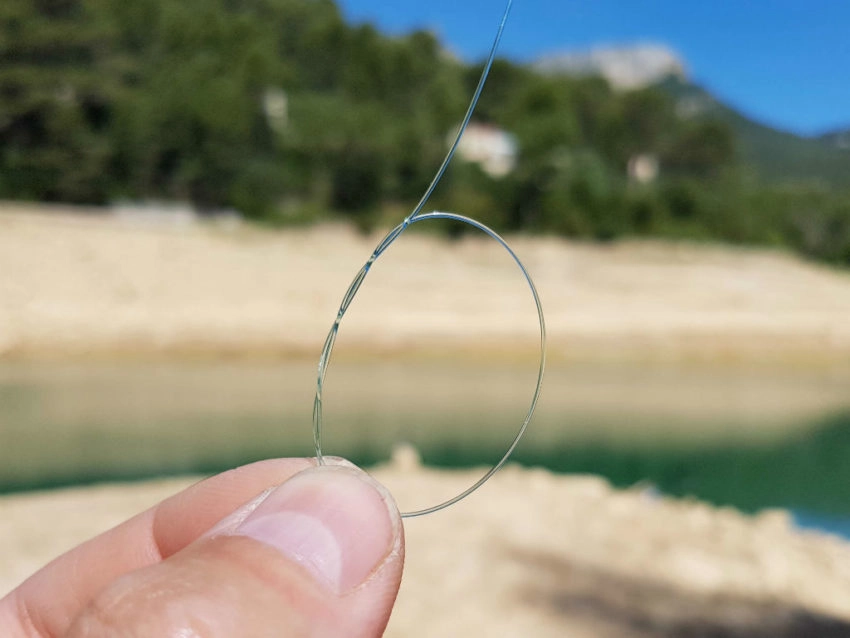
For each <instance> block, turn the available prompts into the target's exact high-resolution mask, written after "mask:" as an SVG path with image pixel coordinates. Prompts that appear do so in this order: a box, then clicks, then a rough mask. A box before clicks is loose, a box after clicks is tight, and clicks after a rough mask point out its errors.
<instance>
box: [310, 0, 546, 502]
mask: <svg viewBox="0 0 850 638" xmlns="http://www.w3.org/2000/svg"><path fill="white" fill-rule="evenodd" d="M512 3H513V0H508V3H507V6H506V7H505V10H504V13H503V14H502V19H501V22H500V23H499V29H498V31H497V32H496V37H495V39H494V41H493V45H492V47H491V49H490V53H489V56H488V58H487V62H486V64H485V65H484V70H483V71H482V73H481V78H480V80H479V81H478V86H477V87H476V89H475V93H474V94H473V96H472V100H471V102H470V104H469V108H468V109H467V111H466V114H465V115H464V118H463V121H462V123H461V125H460V128H459V129H458V133H457V135H456V137H455V139H454V142H453V143H452V145H451V147H450V148H449V152H448V153H447V154H446V157H445V159H444V160H443V163H442V164H441V165H440V168H439V169H438V170H437V174H436V175H435V176H434V179H433V180H432V181H431V184H430V185H429V186H428V188H427V189H426V191H425V194H424V195H423V196H422V198H421V199H420V200H419V203H418V204H417V205H416V207H415V208H414V209H413V212H412V213H410V215H408V216H407V217H406V218H405V219H404V221H402V222H401V223H400V224H399V225H398V226H396V227H395V228H393V229H392V230H391V231H390V232H389V233H387V235H386V237H384V238H383V239H382V240H381V241H380V242H379V243H378V245H377V246H376V247H375V250H374V251H372V255H371V256H370V257H369V259H368V260H367V261H366V263H365V264H364V265H363V267H362V268H361V269H360V270H359V271H358V273H357V274H356V275H355V277H354V280H353V281H352V282H351V285H350V286H349V287H348V290H347V291H346V293H345V295H344V296H343V298H342V302H341V303H340V306H339V311H338V312H337V315H336V319H335V320H334V322H333V325H332V326H331V329H330V331H329V332H328V336H327V339H325V345H324V347H323V348H322V354H321V356H320V357H319V370H318V379H317V382H316V396H315V399H314V401H313V440H314V443H315V447H316V460H317V462H318V464H319V465H323V464H324V456H323V453H322V391H323V389H324V383H325V374H326V372H327V368H328V365H329V364H330V358H331V353H332V352H333V347H334V343H335V342H336V338H337V335H338V333H339V326H340V323H341V322H342V318H343V317H344V316H345V313H346V311H347V310H348V308H349V306H350V305H351V302H352V301H353V300H354V297H355V296H356V295H357V291H358V290H360V286H361V285H363V281H364V280H365V279H366V275H367V274H369V270H370V269H371V268H372V264H374V263H375V261H376V260H377V259H378V257H380V256H381V255H382V254H383V253H384V252H385V251H386V250H387V249H388V248H389V247H390V246H391V245H392V244H393V242H395V241H396V240H397V239H398V238H399V237H400V236H401V234H402V233H403V232H404V231H405V230H406V229H407V228H408V227H410V226H411V225H413V224H416V223H419V222H423V221H428V220H440V219H445V220H454V221H457V222H461V223H464V224H467V225H469V226H472V227H474V228H477V229H478V230H481V231H483V232H484V233H485V234H487V235H488V236H489V237H491V238H492V239H494V240H495V241H496V242H498V243H499V245H501V246H502V248H504V249H505V250H506V251H507V252H508V254H509V255H510V256H511V258H512V259H513V260H514V262H515V263H516V264H517V266H518V267H519V269H520V271H521V272H522V275H523V277H524V278H525V281H526V283H527V284H528V287H529V288H530V290H531V294H532V297H533V299H534V304H535V306H536V309H537V318H538V320H539V322H540V367H539V368H538V371H537V385H536V386H535V388H534V393H533V395H532V398H531V405H530V406H529V408H528V412H527V413H526V415H525V418H524V419H523V421H522V423H521V425H520V428H519V430H518V431H517V433H516V435H515V436H514V438H513V440H512V441H511V444H510V446H509V447H508V449H507V451H506V452H505V454H504V455H503V456H502V458H501V459H500V460H499V461H498V462H497V463H496V464H495V465H493V467H491V468H490V470H488V471H487V473H486V474H484V476H482V477H481V478H480V479H479V480H478V481H477V482H476V483H474V484H473V485H471V486H470V487H468V488H467V489H466V490H464V491H463V492H461V493H460V494H458V495H456V496H454V497H453V498H450V499H449V500H447V501H444V502H442V503H439V504H437V505H434V506H432V507H427V508H424V509H420V510H414V511H411V512H403V513H402V517H403V518H411V517H414V516H423V515H424V514H430V513H432V512H437V511H439V510H442V509H444V508H446V507H448V506H449V505H452V504H454V503H457V502H458V501H460V500H461V499H463V498H466V497H467V496H469V495H470V494H471V493H472V492H474V491H475V490H477V489H478V488H479V487H481V486H482V485H484V483H486V482H487V481H488V480H489V479H490V477H491V476H493V474H495V473H496V472H497V471H498V470H499V468H501V467H502V466H503V465H504V464H505V462H506V461H507V460H508V458H509V457H510V455H511V453H512V452H513V451H514V449H515V448H516V446H517V445H518V444H519V441H520V439H521V438H522V436H523V434H525V431H526V429H527V428H528V424H529V422H530V421H531V417H532V416H533V414H534V409H535V408H536V407H537V401H538V399H539V398H540V390H541V388H542V386H543V372H544V368H545V364H546V322H545V320H544V317H543V306H542V304H541V303H540V296H539V295H538V294H537V288H536V287H535V286H534V281H533V280H532V279H531V275H530V274H529V272H528V270H527V269H526V267H525V266H524V265H523V263H522V261H520V259H519V257H518V256H517V255H516V253H515V252H514V251H513V250H512V249H511V247H510V246H509V245H508V243H507V242H506V241H505V240H504V239H503V238H502V237H501V236H500V235H499V234H498V233H496V232H495V231H494V230H492V229H491V228H489V227H487V226H485V225H484V224H482V223H481V222H479V221H476V220H474V219H472V218H470V217H465V216H463V215H458V214H455V213H447V212H440V211H433V212H430V213H423V212H422V210H423V208H424V207H425V204H426V203H427V202H428V200H429V199H430V197H431V195H432V194H433V192H434V189H435V188H436V187H437V184H438V183H439V182H440V180H441V179H442V177H443V175H444V174H445V172H446V169H447V168H448V166H449V163H450V162H451V160H452V158H453V157H454V154H455V152H456V151H457V148H458V145H459V144H460V140H461V138H462V137H463V134H464V132H465V131H466V128H467V126H469V121H470V119H471V118H472V113H473V111H474V110H475V106H476V105H477V104H478V100H479V98H480V97H481V91H482V90H483V88H484V84H485V82H486V81H487V76H488V75H489V73H490V69H491V67H492V66H493V61H494V60H495V58H496V50H497V49H498V47H499V42H500V41H501V39H502V34H503V32H504V29H505V24H506V23H507V19H508V15H509V14H510V10H511V5H512Z"/></svg>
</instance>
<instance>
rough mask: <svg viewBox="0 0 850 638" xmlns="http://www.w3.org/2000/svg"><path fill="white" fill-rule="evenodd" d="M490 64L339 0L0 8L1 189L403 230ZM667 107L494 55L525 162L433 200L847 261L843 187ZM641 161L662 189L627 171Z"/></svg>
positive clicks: (39, 2) (480, 114) (847, 192)
mask: <svg viewBox="0 0 850 638" xmlns="http://www.w3.org/2000/svg"><path fill="white" fill-rule="evenodd" d="M480 71H481V69H480V67H479V66H476V65H470V64H466V63H463V62H461V61H459V60H457V59H456V58H454V57H453V56H451V55H449V54H448V53H447V52H446V51H445V49H444V48H443V46H442V44H441V43H440V42H439V41H438V39H437V38H436V37H435V36H434V35H433V34H431V33H429V32H425V31H417V32H413V33H410V34H407V35H405V36H402V37H388V36H385V35H383V34H381V33H380V32H379V31H377V30H376V29H375V28H374V27H373V26H371V25H369V24H357V25H351V24H347V23H346V22H345V20H344V19H343V17H342V15H341V13H340V11H339V9H338V7H337V6H336V5H335V3H334V2H333V0H181V1H180V2H174V1H173V0H133V1H132V2H128V1H127V0H3V2H2V4H1V5H0V198H4V199H24V200H33V201H46V202H70V203H82V204H108V203H110V202H115V201H122V200H130V201H181V202H190V203H191V204H192V205H193V206H195V207H197V209H198V210H200V211H204V212H215V211H219V210H223V209H234V210H237V211H239V212H240V213H241V214H242V215H244V216H245V217H247V218H250V219H254V220H257V221H259V222H263V223H270V224H296V223H308V222H313V221H319V220H322V219H327V218H339V217H344V218H348V219H351V220H352V221H353V222H354V223H356V224H357V225H359V226H360V227H362V228H369V227H372V226H374V225H376V224H383V223H387V222H388V221H392V222H396V221H397V220H398V218H399V217H400V216H402V215H403V214H405V212H406V211H407V210H409V209H410V208H411V207H412V206H413V205H414V204H415V203H416V201H417V200H418V198H419V197H420V196H421V195H422V193H423V192H424V190H425V189H426V187H427V185H428V183H429V182H430V180H431V178H432V177H433V174H434V172H435V170H436V168H437V167H438V165H439V163H440V161H441V160H442V157H443V155H444V154H445V152H446V150H447V144H448V139H449V137H450V135H451V132H452V131H453V130H455V128H456V127H457V125H458V123H459V121H460V119H461V117H462V115H463V112H464V110H465V108H466V105H467V102H468V100H469V98H470V96H471V94H472V91H473V89H474V86H475V84H476V82H477V80H478V76H479V73H480ZM676 106H677V105H676V98H675V96H674V95H673V94H672V93H671V92H670V91H666V90H664V88H663V86H658V87H649V88H644V89H640V90H633V91H616V90H614V89H612V87H610V86H609V85H608V83H607V82H606V81H605V80H604V79H602V78H598V77H569V76H565V75H558V74H542V73H540V72H537V71H535V70H534V69H533V68H532V67H530V66H524V65H519V64H516V63H512V62H510V61H508V60H498V61H497V63H496V64H495V66H494V68H493V72H492V74H491V77H490V80H489V83H488V85H487V87H486V88H485V91H484V94H483V97H482V99H481V102H480V105H479V108H478V110H477V112H476V116H475V120H476V122H478V123H480V124H482V125H487V126H489V127H491V128H492V129H497V130H503V131H506V132H508V133H509V134H510V135H511V139H513V140H515V144H516V150H517V158H516V164H515V167H514V168H513V170H511V171H509V172H507V174H504V175H498V176H495V175H493V174H490V173H488V172H487V171H485V170H483V169H482V167H481V166H480V165H479V164H477V163H474V162H464V161H462V160H459V161H456V162H455V163H454V164H453V165H452V166H451V168H450V170H449V172H448V173H447V176H446V179H445V181H444V183H442V184H441V186H440V188H439V189H438V191H437V193H436V195H435V198H434V200H433V202H432V203H431V207H434V208H442V209H448V210H453V211H456V212H460V213H463V214H466V215H470V216H473V217H476V218H478V219H480V220H481V221H483V222H485V223H487V224H490V225H492V226H493V227H494V228H496V229H497V230H500V231H506V232H510V231H514V232H516V231H519V232H528V233H554V234H558V235H562V236H566V237H576V238H588V239H596V240H606V241H607V240H612V239H617V238H619V237H624V236H636V235H637V236H656V237H671V238H691V239H712V240H720V241H726V242H734V243H752V244H761V245H770V246H781V247H787V248H791V249H793V250H796V251H798V252H800V253H802V254H804V255H807V256H810V257H814V258H817V259H820V260H825V261H829V262H833V263H839V264H844V265H850V179H848V187H846V189H844V188H843V187H842V186H840V185H839V186H835V185H834V184H833V185H830V184H827V183H822V182H819V181H816V180H814V181H805V180H804V181H801V180H792V179H788V180H784V181H783V180H779V181H776V180H771V181H769V182H768V181H766V180H764V179H762V178H761V177H759V172H758V167H756V166H753V165H751V164H749V163H747V162H746V161H744V160H742V154H741V153H740V148H739V146H740V140H739V138H738V135H737V134H736V131H735V129H734V127H733V126H731V125H730V124H729V122H728V121H727V120H723V119H721V118H712V117H711V116H710V115H709V116H699V115H696V116H694V115H690V116H689V115H683V114H682V113H681V109H677V107H676ZM636 158H651V160H652V164H653V166H654V167H655V170H654V171H653V172H652V174H651V176H650V177H651V178H650V179H635V176H634V175H633V174H631V173H630V170H629V166H630V165H632V164H633V162H634V161H635V159H636Z"/></svg>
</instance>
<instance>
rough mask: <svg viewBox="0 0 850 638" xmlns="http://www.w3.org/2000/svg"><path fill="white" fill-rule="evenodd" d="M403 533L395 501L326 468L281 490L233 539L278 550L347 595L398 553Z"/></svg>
mask: <svg viewBox="0 0 850 638" xmlns="http://www.w3.org/2000/svg"><path fill="white" fill-rule="evenodd" d="M400 530H401V523H400V518H399V515H398V511H397V510H396V508H395V505H394V504H393V503H392V499H391V497H390V496H389V494H388V493H387V492H386V490H385V489H384V488H382V487H381V486H380V485H379V484H378V483H377V482H375V481H374V480H373V479H372V478H371V477H369V475H368V474H366V473H365V472H363V471H362V470H358V469H355V468H352V467H345V466H323V467H317V468H313V469H309V470H305V471H303V472H301V473H300V474H296V475H295V476H294V477H292V478H291V479H289V480H288V481H287V482H286V483H283V484H282V485H280V486H279V487H277V488H276V489H275V490H274V491H273V492H272V493H271V494H269V495H268V496H267V497H266V498H265V499H264V500H263V501H262V503H260V505H259V506H258V507H257V508H256V509H255V510H254V511H253V512H251V514H250V515H249V516H248V517H247V518H246V519H245V520H244V521H243V522H242V523H241V524H240V525H239V526H238V527H237V528H236V529H235V530H234V532H233V533H234V534H238V535H241V536H248V537H250V538H253V539H255V540H258V541H260V542H263V543H265V544H267V545H270V546H271V547H274V548H275V549H277V550H278V551H280V552H281V553H282V554H283V555H284V556H286V557H287V558H288V559H289V560H292V561H294V562H296V563H298V564H299V565H301V566H302V567H304V568H305V569H306V570H307V571H309V572H310V573H311V575H312V576H313V577H314V578H315V579H316V580H317V581H318V582H320V583H321V584H323V585H324V586H326V587H328V588H330V589H331V590H332V591H334V592H335V593H338V594H342V593H344V592H347V591H349V590H351V589H353V588H355V587H357V586H358V585H360V584H361V583H363V582H364V581H366V580H367V579H368V578H369V576H370V575H371V574H372V573H373V572H374V571H375V570H376V569H377V567H378V566H379V565H381V563H383V561H384V560H385V559H386V558H387V557H388V556H389V555H390V554H391V553H392V552H393V551H394V549H395V548H396V547H397V546H398V544H399V543H398V540H399V535H400V533H401V532H400Z"/></svg>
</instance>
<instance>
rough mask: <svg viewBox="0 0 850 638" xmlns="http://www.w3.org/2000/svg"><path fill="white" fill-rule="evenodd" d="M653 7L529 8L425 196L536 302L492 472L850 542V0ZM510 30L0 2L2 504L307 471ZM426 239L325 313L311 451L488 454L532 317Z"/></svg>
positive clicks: (337, 380)
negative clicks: (408, 218) (610, 491)
mask: <svg viewBox="0 0 850 638" xmlns="http://www.w3.org/2000/svg"><path fill="white" fill-rule="evenodd" d="M643 5H644V6H640V5H639V4H633V3H624V2H617V1H615V0H604V1H600V2H593V3H579V2H574V1H572V0H570V1H564V2H558V3H547V2H543V1H542V0H528V1H524V2H518V3H517V4H516V6H515V7H514V10H513V14H512V16H511V20H510V21H509V23H508V28H507V31H506V35H505V39H504V42H503V47H502V49H501V50H500V57H499V58H498V60H497V61H496V63H495V64H494V66H493V69H492V73H491V75H490V79H489V82H488V84H487V86H486V88H485V90H484V93H483V95H482V98H481V101H480V103H479V105H478V108H477V110H476V112H475V116H474V117H473V120H472V124H471V125H470V127H469V129H468V131H467V132H466V135H465V137H464V138H463V141H462V144H461V146H460V149H459V152H458V156H457V158H456V160H455V161H454V163H453V164H452V165H451V167H450V169H449V171H448V173H447V174H446V176H445V179H444V180H443V182H442V183H441V184H440V186H439V188H438V190H437V191H436V193H435V196H434V198H433V199H432V201H431V202H430V203H429V204H428V208H429V209H443V210H451V211H454V212H458V213H462V214H465V215H468V216H471V217H474V218H476V219H478V220H480V221H482V222H484V223H486V224H488V225H490V226H492V227H493V228H494V229H496V230H497V231H499V232H501V233H504V234H505V235H506V236H507V237H508V238H509V240H510V241H511V243H512V245H513V246H514V247H515V249H516V251H517V253H518V254H519V256H520V257H521V258H522V259H523V260H524V261H525V262H526V264H527V266H528V267H529V270H530V271H531V274H532V276H533V277H534V278H535V280H536V282H537V284H538V287H539V289H540V293H541V296H542V298H543V303H544V309H545V310H546V313H547V320H548V322H549V328H550V348H549V355H550V363H549V368H548V376H547V378H546V381H545V383H544V393H543V399H542V400H541V404H540V407H539V411H538V415H537V416H536V418H535V420H534V421H533V422H532V426H531V428H530V430H529V432H528V435H527V437H526V439H525V440H524V441H523V443H522V444H521V445H520V447H519V448H518V450H517V451H516V454H515V456H514V460H515V461H516V462H518V463H519V464H522V465H524V466H529V467H532V466H533V467H537V466H540V467H544V468H547V469H549V470H553V471H556V472H559V473H560V472H564V473H589V474H596V475H601V476H603V477H605V478H606V479H608V480H609V481H611V482H612V483H613V484H614V485H615V486H617V487H623V488H629V487H632V488H635V489H638V490H643V491H645V492H646V493H647V494H668V495H673V496H685V497H695V498H698V499H701V500H705V501H708V502H711V503H713V504H715V505H721V506H732V507H734V508H737V509H739V510H741V511H744V512H759V511H761V510H764V509H766V508H783V509H787V510H788V511H789V512H790V513H791V515H792V516H793V520H794V522H795V524H796V525H798V526H800V527H808V528H814V529H818V530H822V531H829V532H831V533H835V534H838V535H843V536H844V537H845V538H850V463H848V462H847V461H848V459H850V321H848V318H850V270H848V268H850V85H849V84H848V83H847V82H846V72H845V69H847V68H848V66H850V49H848V45H847V40H846V27H847V25H848V23H850V8H848V7H844V6H843V5H842V4H841V3H828V2H821V1H815V2H809V3H805V5H800V4H799V3H796V2H790V1H789V2H785V1H782V2H771V3H761V2H756V3H744V5H745V6H741V5H740V3H727V2H720V3H714V4H711V5H710V6H709V5H706V6H697V5H690V4H688V3H674V2H668V1H659V2H653V3H649V4H647V3H643ZM501 9H502V7H501V4H500V2H489V1H488V2H484V1H483V0H477V1H475V2H466V3H457V2H448V1H443V0H433V1H431V2H429V3H425V4H423V3H413V2H396V3H391V4H387V3H385V2H378V1H377V0H340V1H339V2H334V1H333V0H242V1H230V0H182V1H181V2H174V1H170V0H135V1H134V2H126V1H124V0H99V1H97V2H95V1H91V2H89V1H87V0H4V1H3V3H2V6H0V60H2V62H1V63H0V200H2V203H0V492H7V493H9V492H20V491H26V490H32V489H37V488H56V487H60V486H70V485H79V484H87V483H92V482H102V481H113V480H119V479H147V478H153V477H162V476H176V475H191V474H197V473H207V472H215V471H221V470H224V469H226V468H230V467H233V466H235V465H237V464H240V463H245V462H249V461H252V460H256V459H261V458H267V457H269V456H279V455H312V454H313V448H312V432H311V426H310V415H311V410H312V397H313V391H314V387H315V367H316V362H317V360H318V355H319V352H320V348H321V344H322V342H323V340H324V336H325V333H326V331H327V329H328V328H329V327H330V324H331V321H332V319H333V317H334V316H335V314H336V309H337V307H338V304H339V301H340V298H341V296H342V294H343V292H344V291H345V288H346V286H347V284H348V283H349V281H350V278H351V277H353V275H354V274H355V272H356V271H357V269H358V268H359V267H360V266H361V265H362V263H363V262H364V261H365V259H366V258H367V257H368V256H369V254H370V252H371V250H372V248H373V247H374V245H375V243H376V242H377V241H378V240H379V239H380V237H381V236H382V233H383V232H386V230H387V229H388V228H390V227H392V226H393V225H395V224H396V223H398V222H399V221H400V220H401V219H402V218H403V217H404V216H405V215H406V214H407V213H408V212H409V211H410V210H411V209H412V207H413V206H414V205H415V204H416V202H417V200H418V198H419V197H420V196H421V195H422V193H423V192H424V191H425V189H426V187H427V186H428V184H429V182H430V180H431V179H432V177H433V175H434V173H435V171H436V168H437V167H438V166H439V164H440V162H441V160H442V158H443V156H444V155H445V153H446V151H447V148H448V145H449V143H450V141H451V139H452V136H453V134H454V132H455V131H456V130H457V126H458V123H459V121H460V119H461V117H462V115H463V113H464V110H465V108H466V106H467V104H468V101H469V99H470V96H471V94H472V92H473V90H474V87H475V85H476V83H477V81H478V78H479V75H480V73H481V70H482V61H483V60H484V59H485V57H486V53H487V50H488V47H489V44H490V42H491V38H492V36H493V33H494V31H495V27H496V25H497V23H498V19H499V15H500V10H501ZM421 226H423V228H416V227H414V228H411V229H410V231H408V232H407V233H406V234H405V235H404V236H403V237H402V238H401V240H400V241H399V242H398V244H397V245H395V246H393V248H392V249H391V250H390V251H388V253H387V254H386V255H385V256H384V257H382V258H381V260H380V261H379V262H378V263H377V265H376V267H375V269H374V271H373V272H372V273H370V276H369V279H367V281H366V284H365V285H364V288H363V290H362V293H361V295H360V296H358V298H357V300H356V302H355V303H354V304H353V306H352V308H351V312H350V316H347V318H346V320H345V321H344V322H343V325H342V330H341V333H340V338H339V341H338V346H337V350H336V351H335V355H334V362H333V364H332V365H331V368H330V372H329V374H328V378H327V392H326V404H325V418H326V429H325V452H326V453H328V454H338V455H343V456H347V457H349V458H352V459H353V460H354V461H356V462H358V463H361V464H366V465H373V464H375V463H379V462H383V461H386V460H387V459H389V458H390V456H391V454H392V450H393V449H394V448H395V447H396V446H397V445H398V444H400V443H410V444H412V445H413V446H415V448H416V449H417V450H418V452H419V454H420V455H421V457H422V459H423V460H424V462H425V463H426V464H428V465H433V466H446V467H454V468H468V467H479V466H483V465H486V464H492V463H493V462H494V461H496V460H498V458H500V456H501V454H502V452H503V450H504V449H505V448H506V446H507V444H508V443H509V441H510V439H511V438H512V437H513V434H514V431H515V430H516V428H517V427H518V426H519V424H520V422H521V420H522V417H523V415H524V414H525V411H526V410H527V407H528V402H529V401H530V399H531V395H532V392H533V387H534V381H535V378H536V370H537V360H536V357H537V343H538V342H537V332H536V331H537V324H536V313H535V310H534V307H533V303H532V299H531V296H530V294H529V292H528V289H527V287H526V286H525V284H524V283H523V280H522V278H521V275H520V273H519V271H518V270H516V267H515V265H514V264H513V263H512V262H511V260H510V258H509V256H508V255H507V254H504V253H503V251H501V249H499V248H498V247H497V246H495V245H494V244H493V243H492V242H488V241H487V240H485V239H484V238H483V237H481V236H479V235H478V234H476V232H475V231H471V230H469V229H467V228H466V227H462V226H457V225H452V224H448V223H443V222H438V223H434V224H433V225H432V226H429V225H427V224H422V225H421ZM635 486H636V487H635ZM390 488H391V489H392V488H393V485H392V482H391V479H390ZM440 489H441V488H439V486H437V487H435V488H434V489H433V490H428V491H427V492H425V493H424V494H427V499H426V500H427V502H426V501H425V500H421V501H419V502H416V501H415V500H411V501H410V502H401V503H400V505H401V507H402V508H403V509H414V508H418V507H425V506H428V505H431V504H432V502H431V499H433V498H434V497H435V495H436V496H437V497H439V498H449V497H450V496H452V495H453V493H452V490H453V489H454V486H448V487H446V488H445V489H446V491H445V493H441V492H440V491H439V490H440ZM485 489H486V488H485ZM422 498H423V499H425V498H426V497H425V496H422ZM606 635H607V634H606ZM612 635H614V634H612ZM616 635H620V634H616ZM630 635H631V634H630ZM641 635H643V634H641ZM647 635H650V634H647ZM651 635H656V634H651ZM658 635H661V634H658ZM665 635H673V634H665ZM677 635H678V634H677ZM681 635H691V634H681ZM712 635H715V634H712ZM716 635H721V634H716ZM722 635H727V634H722ZM728 635H733V634H728ZM734 635H738V634H734ZM747 635H756V634H747ZM759 635H761V634H759ZM765 635H767V634H765ZM772 635H785V634H780V633H774V634H772ZM788 635H797V634H788ZM799 635H803V634H799ZM813 635H814V634H813ZM819 635H826V634H819ZM829 635H833V634H829ZM834 635H848V634H839V633H836V634H834Z"/></svg>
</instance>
